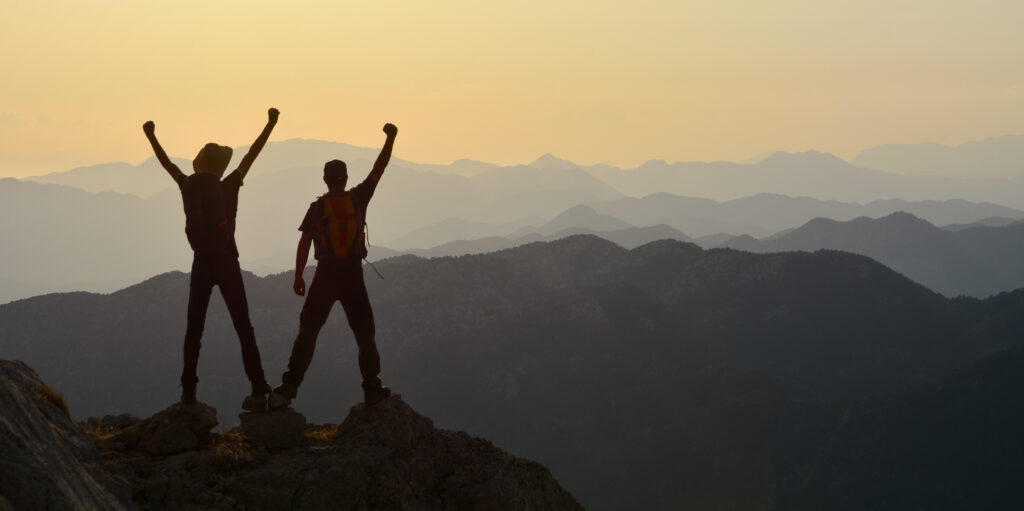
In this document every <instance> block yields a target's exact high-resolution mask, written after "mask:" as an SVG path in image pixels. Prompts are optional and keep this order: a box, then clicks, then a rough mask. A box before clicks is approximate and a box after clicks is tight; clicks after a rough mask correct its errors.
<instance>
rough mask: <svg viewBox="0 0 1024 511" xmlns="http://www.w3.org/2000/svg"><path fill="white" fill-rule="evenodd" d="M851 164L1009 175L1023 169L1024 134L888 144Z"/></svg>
mask: <svg viewBox="0 0 1024 511" xmlns="http://www.w3.org/2000/svg"><path fill="white" fill-rule="evenodd" d="M853 164H854V165H860V166H862V167H868V168H873V169H879V170H888V171H890V172H900V173H904V174H934V175H945V176H977V177H987V178H1012V177H1017V176H1020V175H1021V173H1022V172H1024V135H1006V136H1002V137H996V138H989V139H985V140H979V141H972V142H964V143H963V144H959V145H956V146H952V147H951V146H945V145H941V144H936V143H931V142H929V143H924V144H892V145H883V146H879V147H873V148H871V149H868V150H865V151H864V152H862V153H860V154H859V155H857V157H856V158H854V160H853Z"/></svg>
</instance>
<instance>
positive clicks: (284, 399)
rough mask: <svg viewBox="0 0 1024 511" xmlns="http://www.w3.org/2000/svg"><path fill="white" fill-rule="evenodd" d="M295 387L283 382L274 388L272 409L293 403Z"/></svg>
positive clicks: (271, 396)
mask: <svg viewBox="0 0 1024 511" xmlns="http://www.w3.org/2000/svg"><path fill="white" fill-rule="evenodd" d="M295 394H296V392H295V388H294V387H292V386H290V385H288V384H286V383H282V384H281V385H280V386H279V387H277V388H276V389H274V391H273V392H272V393H271V394H270V409H271V410H277V409H278V408H284V407H286V406H288V405H290V404H292V399H295Z"/></svg>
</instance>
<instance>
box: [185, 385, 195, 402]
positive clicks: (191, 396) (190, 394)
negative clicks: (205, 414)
mask: <svg viewBox="0 0 1024 511" xmlns="http://www.w3.org/2000/svg"><path fill="white" fill-rule="evenodd" d="M181 402H182V403H184V404H187V405H190V404H192V403H195V402H196V388H195V387H182V388H181Z"/></svg>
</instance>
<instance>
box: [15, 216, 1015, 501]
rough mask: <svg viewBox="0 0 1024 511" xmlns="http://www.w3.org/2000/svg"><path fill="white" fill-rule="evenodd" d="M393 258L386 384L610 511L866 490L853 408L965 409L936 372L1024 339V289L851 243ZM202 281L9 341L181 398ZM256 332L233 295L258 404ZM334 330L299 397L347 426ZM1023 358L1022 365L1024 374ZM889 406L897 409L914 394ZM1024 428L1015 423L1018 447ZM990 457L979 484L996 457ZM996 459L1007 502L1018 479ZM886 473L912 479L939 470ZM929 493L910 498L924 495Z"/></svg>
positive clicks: (953, 415) (210, 361)
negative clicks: (952, 293) (189, 323)
mask: <svg viewBox="0 0 1024 511" xmlns="http://www.w3.org/2000/svg"><path fill="white" fill-rule="evenodd" d="M378 267H379V269H380V271H381V272H382V273H383V274H384V275H385V279H384V280H381V279H377V278H376V277H374V276H372V275H368V276H367V286H368V289H369V292H370V296H371V300H372V302H373V304H374V311H375V316H376V317H377V323H378V328H377V332H378V342H379V345H380V350H381V353H382V361H383V362H382V363H383V368H384V371H383V375H384V378H385V380H386V382H387V383H388V384H389V385H390V386H392V388H395V389H397V390H398V391H399V392H402V394H403V396H404V397H405V399H406V400H407V402H409V403H410V404H411V405H413V406H414V407H415V408H417V409H420V410H423V411H424V413H426V414H428V415H429V416H431V417H434V419H435V421H436V422H437V423H438V424H439V426H441V427H444V428H449V429H460V430H464V431H467V432H468V433H470V434H472V435H478V436H485V437H487V438H490V439H492V440H494V441H495V442H496V443H498V444H499V445H502V446H504V447H506V448H507V449H509V451H510V452H512V453H513V454H515V455H517V456H524V457H528V458H532V459H536V460H538V461H540V462H542V463H544V464H545V465H547V466H549V467H550V468H551V470H552V472H553V474H554V475H555V476H556V477H557V478H558V480H559V481H560V482H562V484H563V485H564V486H565V487H566V488H567V489H568V490H569V491H570V492H572V493H573V495H575V496H576V497H577V498H578V499H579V501H580V502H581V503H582V504H583V505H584V506H586V507H588V508H591V509H623V508H643V509H677V508H686V507H695V508H709V507H714V508H721V509H725V508H749V509H769V508H772V506H773V505H776V504H778V503H783V502H789V500H787V499H794V500H792V501H793V502H797V501H799V502H812V503H818V504H820V503H821V502H838V501H840V499H839V497H841V496H843V495H845V493H842V492H832V491H831V490H830V488H832V487H833V486H831V485H830V482H831V481H832V479H831V478H830V476H829V473H828V472H822V471H821V470H819V468H822V470H823V468H824V467H833V466H835V464H836V463H839V462H840V461H842V460H841V459H840V458H837V457H835V456H839V453H840V452H845V451H830V450H829V448H830V447H829V446H830V445H851V446H857V445H861V444H860V443H858V442H864V441H865V438H870V437H866V436H864V435H877V434H881V433H883V432H886V431H887V430H885V429H884V428H880V427H876V426H875V424H887V422H881V423H879V422H870V421H871V420H875V419H871V417H874V416H873V415H870V413H868V412H870V410H872V409H873V408H872V406H874V405H872V404H871V402H870V401H869V402H866V403H867V404H866V405H864V406H865V407H864V408H856V410H865V412H860V411H856V410H855V411H851V414H852V415H851V417H853V418H855V419H857V420H856V421H852V422H849V424H856V425H860V426H858V428H851V429H850V430H849V435H851V436H849V437H846V436H842V435H841V436H839V437H838V438H840V439H843V442H844V443H842V444H837V443H836V442H835V441H832V440H831V438H833V436H834V435H830V434H828V432H829V431H833V430H835V428H837V427H842V424H845V423H844V422H843V420H842V417H843V416H844V414H843V412H842V411H843V410H845V409H846V408H849V407H853V406H855V404H856V403H859V401H857V400H859V399H863V398H864V397H865V396H877V399H880V400H881V401H876V402H879V403H882V402H893V401H892V400H893V399H895V400H896V401H895V402H897V403H899V402H900V401H899V399H904V398H901V397H899V396H905V397H906V396H909V397H906V399H909V400H910V401H906V402H913V403H918V404H915V406H924V407H926V408H927V407H929V406H930V407H931V408H928V409H929V410H933V411H934V413H936V414H940V415H936V416H937V417H945V419H946V420H950V421H952V420H956V419H957V418H958V417H960V415H959V414H968V413H970V411H971V410H970V409H969V408H966V407H965V406H966V405H964V406H960V405H959V404H958V405H957V406H956V407H946V408H941V407H942V406H943V405H941V403H936V402H935V399H936V398H927V396H930V395H931V396H934V395H939V396H941V395H945V394H942V393H941V392H945V391H942V390H941V389H944V388H949V387H943V386H942V385H943V384H939V386H937V387H936V386H935V385H936V382H940V381H944V380H943V379H944V378H947V377H949V376H948V375H949V374H950V373H951V372H953V371H957V370H959V369H961V368H964V367H965V366H967V365H968V364H971V363H972V362H974V361H979V362H978V363H985V362H980V361H982V360H983V359H985V357H989V356H998V355H993V353H996V352H997V351H998V350H999V349H1000V348H1003V347H1006V346H1014V345H1019V344H1020V343H1021V339H1022V338H1024V335H1022V334H1024V323H1022V322H1021V320H1020V318H1022V317H1024V292H1022V291H1015V292H1012V293H1002V294H1000V295H997V296H994V297H990V298H988V299H985V300H978V299H973V298H963V297H961V298H957V299H948V298H944V297H943V296H941V295H939V294H937V293H935V292H932V291H930V290H928V289H926V288H925V287H923V286H921V285H920V284H917V283H915V282H913V281H911V280H909V279H908V278H906V277H904V276H902V275H900V274H899V273H897V272H894V271H892V270H890V269H889V268H886V267H885V266H883V265H881V264H879V263H877V262H875V261H873V260H871V259H869V258H867V257H864V256H860V255H855V254H850V253H843V252H836V251H817V252H814V253H805V252H783V253H771V254H754V253H749V252H739V251H735V250H731V249H715V250H703V249H701V248H700V247H698V246H696V245H693V244H688V243H684V242H679V241H670V240H666V241H658V242H654V243H649V244H647V245H643V246H640V247H637V248H635V249H633V250H627V249H624V248H622V247H620V246H618V245H615V244H613V243H611V242H608V241H605V240H602V239H599V238H596V237H593V236H572V237H569V238H565V239H562V240H559V241H556V242H550V243H531V244H527V245H524V246H520V247H518V248H514V249H508V250H501V251H498V252H494V253H490V254H484V255H474V256H462V257H441V258H434V259H421V258H417V257H414V256H402V257H397V258H391V259H387V260H384V261H381V262H380V263H379V264H378ZM290 286H291V279H290V275H274V276H270V277H266V278H256V277H254V276H252V275H246V288H247V290H248V292H249V303H250V308H251V310H252V315H253V321H254V324H255V327H256V332H257V337H258V340H259V344H260V348H261V351H262V353H263V360H264V365H265V366H266V367H267V369H268V374H269V375H270V377H271V379H272V380H276V378H277V375H278V374H279V371H281V370H283V368H284V365H285V363H286V361H287V357H288V353H289V351H290V344H291V341H292V339H293V336H294V335H295V332H296V328H297V318H298V311H299V308H300V306H301V302H302V301H301V299H300V298H298V297H295V296H293V295H291V294H290ZM186 289H187V275H184V274H181V273H176V272H174V273H168V274H164V275H160V276H158V277H155V278H153V279H150V280H147V281H145V282H143V283H141V284H138V285H135V286H132V287H129V288H126V289H124V290H121V291H118V292H116V293H113V294H110V295H94V294H88V293H64V294H52V295H45V296H39V297H35V298H31V299H27V300H21V301H18V302H14V303H10V304H7V305H3V306H0V351H2V352H3V353H4V356H5V357H8V358H16V359H21V360H24V361H26V362H27V363H29V364H30V365H32V366H33V367H35V368H36V370H38V371H39V374H40V375H41V376H42V377H43V378H44V379H46V380H47V381H48V382H50V383H51V384H52V385H54V386H55V387H57V388H58V389H61V390H62V391H63V392H64V393H65V394H66V395H67V397H68V403H69V406H70V408H71V412H72V414H73V415H76V416H85V415H102V414H105V413H112V412H121V411H130V412H133V413H136V414H138V415H146V414H148V413H151V412H152V411H155V410H158V409H160V408H162V407H163V406H166V404H168V403H169V402H172V401H173V400H174V399H175V397H176V390H177V389H176V388H175V385H176V383H177V374H178V370H179V362H178V360H179V357H180V355H179V353H180V349H181V348H180V346H181V344H180V343H181V336H182V332H183V331H184V316H185V314H184V311H185V300H186V297H187V293H186ZM236 343H237V340H236V338H235V336H234V333H233V331H232V330H231V327H230V321H229V320H228V318H227V314H226V311H225V310H224V307H223V305H222V304H221V302H220V300H218V299H215V300H214V301H213V304H212V306H211V310H210V314H209V317H208V320H207V328H206V335H205V337H204V347H203V350H204V351H203V354H202V356H201V359H200V398H201V399H203V400H204V401H207V402H210V403H211V404H214V405H215V406H217V407H218V409H221V410H232V409H235V407H237V406H238V403H239V402H240V399H241V397H242V396H243V395H244V394H245V392H246V389H247V382H245V381H244V376H243V374H242V370H241V367H240V363H239V360H238V348H237V346H236ZM319 344H320V346H319V348H318V352H317V356H316V358H315V359H314V361H313V364H312V366H311V368H310V371H309V373H308V374H307V378H306V380H305V382H304V384H303V387H302V389H301V390H300V396H299V398H298V400H296V401H295V406H296V407H297V408H298V409H300V410H301V411H302V412H303V413H305V414H306V415H307V416H308V417H310V419H311V420H313V421H316V422H337V421H338V420H339V419H340V417H341V414H343V413H344V410H345V409H346V407H347V406H348V405H347V404H346V403H354V402H356V401H358V400H359V394H358V392H359V386H358V380H359V376H358V371H357V369H356V363H355V359H356V356H355V355H356V354H355V349H354V348H355V343H354V341H353V339H352V337H351V333H350V332H349V331H348V329H347V328H346V327H345V323H344V318H343V314H341V313H340V311H335V313H334V315H333V316H332V317H331V318H330V320H329V321H328V323H327V325H326V326H325V328H324V330H323V331H322V333H321V335H320V340H319ZM994 363H995V362H994ZM1020 374H1024V373H1021V372H1017V373H1015V374H1012V375H1008V376H1007V377H1008V378H1015V379H1013V381H1014V382H1015V385H1018V386H1017V387H1013V388H1020V386H1019V384H1020V380H1021V377H1020V376H1019V375H1020ZM971 381H973V380H970V379H967V380H956V382H959V383H956V385H957V388H961V390H959V391H957V392H961V391H962V392H966V393H967V394H968V395H973V394H971V393H972V392H983V391H987V390H988V389H991V388H993V387H995V384H993V385H988V386H983V387H977V388H975V387H972V386H971V385H972V383H971ZM916 389H917V390H916ZM928 389H932V390H928ZM935 389H938V390H939V391H941V392H940V393H939V394H935V393H934V392H933V391H934V390H935ZM1007 391H1008V390H1007ZM915 392H924V394H915ZM929 392H932V393H931V394H929ZM908 393H909V394H908ZM919 395H923V396H926V397H925V398H918V397H914V396H919ZM1003 395H1004V394H998V396H1003ZM885 396H889V397H885ZM893 396H895V397H893ZM871 399H876V398H871ZM1020 402H1021V401H1020V400H1008V401H1006V402H1004V403H1002V406H1005V407H1007V409H1006V411H1005V413H1006V414H1007V415H1006V416H1007V417H1011V416H1013V417H1017V419H1015V420H1016V421H1017V422H1011V424H1013V425H1017V424H1019V417H1021V416H1024V415H1022V414H1020ZM816 403H817V404H816ZM957 403H965V401H957ZM856 406H861V405H856ZM837 411H838V412H837ZM884 411H885V414H884V415H883V418H885V419H884V420H889V419H887V418H886V417H896V416H895V415H893V414H897V413H898V412H899V408H898V407H897V406H887V407H886V408H885V409H884ZM836 413H838V416H837V415H836ZM865 413H868V415H864V414H865ZM929 413H931V412H929ZM941 414H945V415H941ZM1014 414H1016V415H1014ZM837 417H838V419H837ZM862 417H863V418H862ZM921 417H930V415H921ZM225 420H227V422H228V423H230V421H231V419H229V418H228V419H226V418H225V417H223V416H222V418H221V421H222V423H223V422H225ZM878 420H882V419H878ZM893 420H895V419H893ZM864 421H868V422H864ZM979 424H980V423H979ZM979 427H980V426H979ZM800 428H805V429H806V431H807V434H803V433H801V431H803V430H802V429H800ZM840 431H841V433H844V432H845V431H846V430H840ZM902 431H903V430H899V431H889V432H888V433H887V434H889V435H890V436H888V437H885V438H889V439H891V438H894V437H895V436H897V434H903V433H901V432H902ZM943 431H946V430H943ZM999 431H1002V430H999ZM811 433H814V434H811ZM844 434H845V433H844ZM905 434H906V435H910V434H912V432H909V431H907V432H905ZM944 434H946V433H943V432H942V431H935V432H934V434H932V436H931V437H929V438H933V439H936V443H935V444H929V445H930V447H931V448H933V449H934V450H935V451H936V452H946V453H957V452H966V451H969V450H970V449H973V448H976V447H980V446H981V445H982V444H983V443H984V442H986V440H985V439H984V438H983V437H977V436H972V437H968V438H962V439H960V442H961V444H962V445H958V446H948V445H944V444H942V443H939V442H938V441H939V440H940V439H942V438H945V437H944V436H943V435H944ZM1015 438H1016V437H1015V436H1014V437H1012V438H1002V437H1001V438H1000V440H1001V441H1002V442H1009V443H1011V444H1012V446H1014V447H1012V448H1013V449H1018V448H1019V447H1018V446H1019V445H1020V441H1019V440H1016V439H1015ZM985 445H987V444H985ZM833 452H835V453H836V454H832V453H833ZM886 452H890V453H893V456H904V458H900V461H901V462H907V463H909V460H908V458H907V457H909V456H912V455H914V454H915V453H916V452H917V451H915V450H913V449H908V450H903V451H901V450H899V449H887V448H886V446H884V445H878V446H877V448H876V449H875V450H872V451H870V453H871V455H882V454H884V453H886ZM983 452H989V451H983ZM1008 452H1016V451H1013V450H1010V451H1008ZM951 455H952V454H951ZM1000 459H1002V458H1000ZM841 468H842V467H840V468H837V469H836V470H839V469H841ZM936 470H940V468H938V467H936ZM965 470H966V469H965ZM978 470H981V471H980V472H977V474H979V475H978V476H977V477H978V478H984V477H987V475H988V474H989V472H986V471H985V470H984V469H981V468H978ZM951 473H957V472H955V471H954V472H951ZM807 474H810V475H809V477H808V476H807ZM995 475H996V474H993V477H992V478H991V481H993V484H992V485H990V486H989V487H987V489H986V491H988V495H989V497H992V496H993V495H994V496H996V497H1006V496H1008V495H1012V494H1014V493H1013V492H1016V485H1012V486H1011V485H1010V484H1009V483H1007V482H1004V481H1005V479H999V478H997V477H995ZM858 477H861V479H859V480H858V481H860V483H863V482H870V481H872V479H871V477H870V474H861V475H859V476H858ZM879 477H882V476H879ZM886 477H892V478H893V479H891V482H890V483H889V486H888V487H887V488H890V491H896V490H894V489H893V488H899V487H900V486H901V484H903V483H910V482H912V481H916V480H917V479H913V478H914V477H917V476H916V475H915V474H908V473H902V472H901V473H895V474H889V475H887V476H886ZM1011 479H1012V478H1011ZM843 480H844V481H852V479H849V478H845V479H843ZM783 483H784V484H783ZM860 483H858V484H860ZM851 484H852V483H851ZM915 488H919V487H915ZM965 488H967V489H970V490H971V493H965V494H962V495H959V497H958V498H959V499H960V500H957V501H951V503H953V502H964V499H971V498H978V499H981V498H983V496H982V495H978V494H977V493H976V492H978V491H980V490H979V489H978V488H979V487H977V486H965ZM783 490H784V491H783ZM843 491H845V490H843ZM918 491H920V492H924V489H920V488H919V489H918ZM815 492H817V493H815ZM886 495H892V494H891V493H887V494H886ZM812 497H813V498H812ZM927 497H928V495H926V494H924V493H912V494H905V495H902V496H901V497H900V498H901V499H902V500H900V501H899V502H901V503H904V504H907V506H909V507H914V506H913V504H914V503H915V502H925V501H926V498H927ZM864 498H868V497H864ZM801 499H804V500H801ZM808 499H809V500H808ZM874 502H880V501H878V500H876V501H874ZM711 503H713V505H711ZM773 503H775V504H773ZM951 505H952V504H951ZM907 506H904V507H907ZM825 507H826V508H829V506H825ZM867 507H873V506H867ZM775 508H779V507H777V506H776V507H775ZM805 508H813V506H811V505H807V506H805ZM820 508H821V507H819V509H820ZM876 508H879V507H876ZM880 508H883V509H884V508H886V507H885V506H882V507H880Z"/></svg>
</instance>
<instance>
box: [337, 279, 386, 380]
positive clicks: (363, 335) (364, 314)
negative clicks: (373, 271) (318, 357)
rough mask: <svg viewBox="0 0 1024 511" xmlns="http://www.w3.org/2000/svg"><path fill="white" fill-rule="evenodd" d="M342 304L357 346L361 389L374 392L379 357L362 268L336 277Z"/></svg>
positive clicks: (378, 369)
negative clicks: (361, 381) (361, 382)
mask: <svg viewBox="0 0 1024 511" xmlns="http://www.w3.org/2000/svg"><path fill="white" fill-rule="evenodd" d="M338 286H339V288H340V290H341V291H340V292H341V305H342V307H344V308H345V316H346V317H347V318H348V325H349V326H350V327H351V328H352V333H353V334H354V335H355V338H356V344H358V345H359V372H360V373H361V374H362V376H363V390H365V391H375V390H378V389H380V388H381V381H380V354H379V353H377V341H376V331H377V328H376V325H375V324H374V322H373V308H372V307H371V306H370V297H369V295H367V293H366V282H364V281H363V269H362V267H359V268H356V269H355V270H351V271H345V272H343V273H342V274H340V275H339V281H338Z"/></svg>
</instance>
